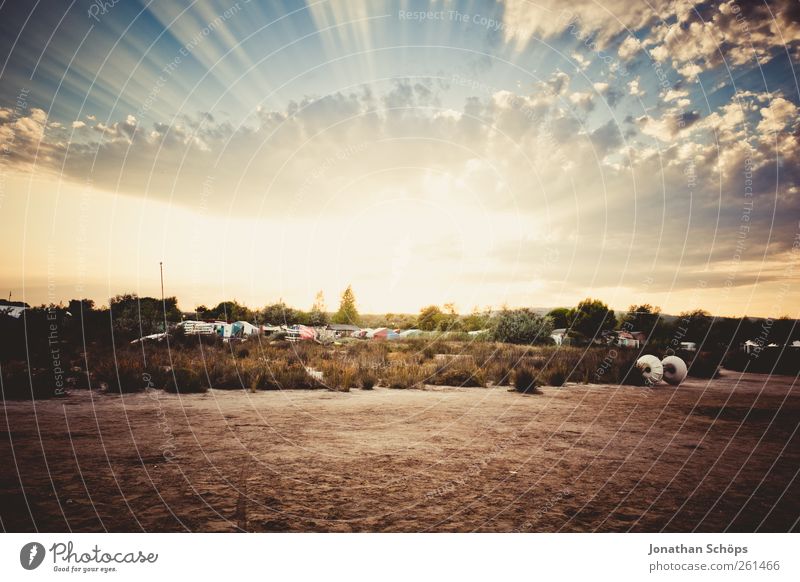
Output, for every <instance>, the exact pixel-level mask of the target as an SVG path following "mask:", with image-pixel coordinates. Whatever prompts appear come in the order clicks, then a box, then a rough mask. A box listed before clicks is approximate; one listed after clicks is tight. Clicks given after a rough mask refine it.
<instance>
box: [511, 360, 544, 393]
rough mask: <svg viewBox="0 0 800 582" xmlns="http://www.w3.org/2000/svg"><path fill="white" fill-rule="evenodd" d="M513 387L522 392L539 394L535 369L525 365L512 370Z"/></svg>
mask: <svg viewBox="0 0 800 582" xmlns="http://www.w3.org/2000/svg"><path fill="white" fill-rule="evenodd" d="M514 389H515V390H516V391H517V392H521V393H523V394H541V393H542V391H541V390H539V378H538V375H537V374H536V371H535V370H533V369H531V368H529V367H527V366H521V367H519V368H517V369H516V370H514Z"/></svg>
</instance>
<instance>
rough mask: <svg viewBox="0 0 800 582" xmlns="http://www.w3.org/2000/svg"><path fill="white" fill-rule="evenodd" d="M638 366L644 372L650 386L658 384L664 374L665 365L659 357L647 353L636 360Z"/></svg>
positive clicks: (646, 381) (645, 379)
mask: <svg viewBox="0 0 800 582" xmlns="http://www.w3.org/2000/svg"><path fill="white" fill-rule="evenodd" d="M636 367H637V368H639V370H640V371H641V372H642V376H643V377H644V381H645V383H647V385H648V386H652V385H653V384H657V383H658V382H659V381H660V380H661V377H662V376H663V375H664V366H663V365H662V364H661V360H659V359H658V358H657V357H655V356H652V355H650V354H647V355H646V356H642V357H641V358H639V359H638V360H636Z"/></svg>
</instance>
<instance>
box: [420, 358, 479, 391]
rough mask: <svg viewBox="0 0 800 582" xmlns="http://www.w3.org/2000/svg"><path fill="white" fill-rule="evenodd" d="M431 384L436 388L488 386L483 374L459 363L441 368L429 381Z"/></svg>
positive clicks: (473, 367) (474, 368) (472, 367)
mask: <svg viewBox="0 0 800 582" xmlns="http://www.w3.org/2000/svg"><path fill="white" fill-rule="evenodd" d="M428 383H429V384H433V385H435V386H464V387H481V388H483V387H484V386H486V378H485V377H484V375H483V372H482V371H481V370H480V369H479V368H476V367H475V366H474V365H473V366H467V365H460V364H459V363H456V362H454V363H451V364H446V365H444V366H441V367H439V368H438V369H437V370H436V373H435V374H434V375H433V376H432V377H431V378H429V379H428Z"/></svg>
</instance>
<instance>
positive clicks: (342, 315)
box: [332, 285, 360, 325]
mask: <svg viewBox="0 0 800 582" xmlns="http://www.w3.org/2000/svg"><path fill="white" fill-rule="evenodd" d="M359 320H360V317H359V315H358V309H357V308H356V295H355V293H353V287H352V285H348V286H347V289H345V290H344V292H343V293H342V300H341V301H340V302H339V311H337V312H336V313H335V314H334V315H333V318H332V321H333V322H334V323H349V324H352V325H358V322H359Z"/></svg>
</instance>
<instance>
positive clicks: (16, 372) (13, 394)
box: [2, 365, 66, 400]
mask: <svg viewBox="0 0 800 582" xmlns="http://www.w3.org/2000/svg"><path fill="white" fill-rule="evenodd" d="M57 395H58V394H56V386H55V379H54V376H53V374H52V372H50V371H45V370H34V371H33V372H32V373H31V375H30V377H29V376H28V369H27V368H26V367H25V366H22V365H6V366H3V394H2V396H3V399H4V400H46V399H49V398H53V397H55V396H57ZM62 395H66V392H63V394H62Z"/></svg>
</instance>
